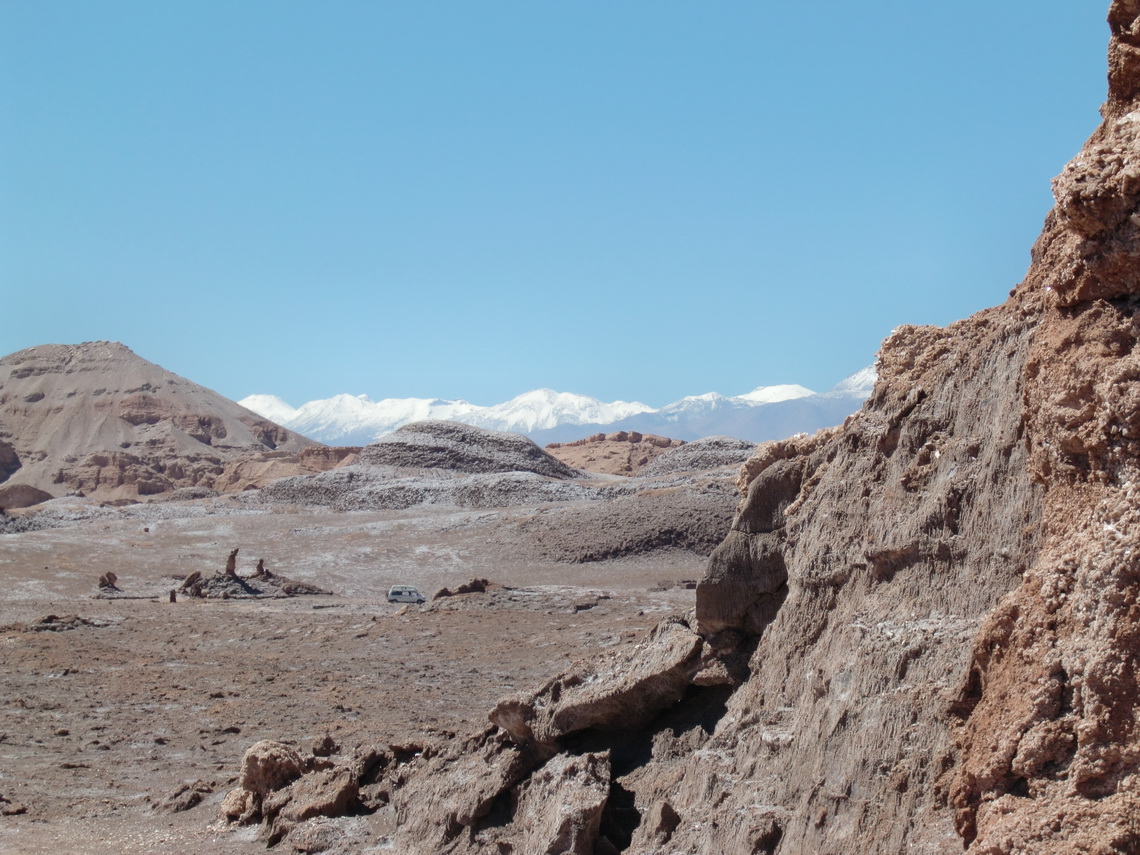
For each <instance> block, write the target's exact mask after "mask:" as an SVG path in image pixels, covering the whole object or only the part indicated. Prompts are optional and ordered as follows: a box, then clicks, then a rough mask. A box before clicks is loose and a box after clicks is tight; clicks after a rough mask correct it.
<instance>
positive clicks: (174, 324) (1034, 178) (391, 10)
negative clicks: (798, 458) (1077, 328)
mask: <svg viewBox="0 0 1140 855" xmlns="http://www.w3.org/2000/svg"><path fill="white" fill-rule="evenodd" d="M1106 10H1107V3H1106V2H1102V3H1073V2H1071V0H1066V1H1065V2H1062V0H1046V2H1042V0H1034V2H1030V0H1002V2H1000V3H995V2H993V0H987V2H981V0H964V2H960V3H957V4H954V5H952V6H947V5H946V4H933V3H918V2H914V0H867V2H864V3H861V4H858V5H857V6H853V5H852V4H850V3H840V2H836V0H822V2H816V3H812V4H792V3H787V2H782V3H775V2H769V0H750V2H716V0H711V2H699V3H698V2H696V0H683V2H682V1H681V0H652V2H649V0H643V2H634V0H624V1H623V2H613V0H605V2H600V0H599V2H590V0H573V2H570V0H562V1H561V2H559V0H546V1H545V2H538V0H530V2H521V0H520V2H497V0H480V2H468V0H464V2H458V0H432V1H431V2H412V0H408V2H400V3H396V2H383V1H382V0H370V2H329V3H317V2H309V3H301V2H287V1H286V0H269V2H255V0H236V2H234V0H227V2H209V0H196V2H163V3H155V2H150V0H147V2H115V0H100V2H99V3H92V2H87V0H83V2H59V0H38V2H34V3H29V2H25V0H0V294H2V295H3V303H2V306H3V308H2V309H0V353H10V352H12V351H15V350H19V349H22V348H24V347H30V346H32V345H36V344H44V343H49V342H52V343H72V342H79V341H87V340H93V339H112V340H118V341H122V342H124V343H125V344H127V345H129V346H130V347H131V348H133V349H134V350H135V352H136V353H138V354H139V355H140V356H143V357H145V358H147V359H149V360H151V361H153V362H157V363H159V364H160V365H162V366H164V367H165V368H168V369H170V370H172V371H175V372H177V373H179V374H182V375H184V376H186V377H189V378H190V379H192V380H195V381H197V382H199V383H202V384H204V385H207V386H209V387H211V388H214V389H216V390H218V391H219V392H221V393H222V394H224V395H226V396H228V397H231V398H235V399H237V398H241V397H243V396H245V395H247V394H251V393H255V392H262V393H272V394H277V395H280V396H281V397H283V398H285V399H286V400H287V401H289V402H290V403H292V404H294V405H298V404H301V403H303V402H305V401H308V400H311V399H314V398H322V397H328V396H330V395H333V394H335V393H339V392H350V393H353V394H359V393H366V394H368V395H369V396H371V397H373V398H382V397H406V396H417V397H433V396H434V397H441V398H466V399H467V400H470V401H472V402H474V403H478V404H492V403H497V402H499V401H502V400H506V399H507V398H510V397H512V396H514V395H516V394H519V393H521V392H524V391H527V390H530V389H533V388H537V387H540V386H548V387H551V388H555V389H558V390H560V391H568V392H578V393H581V394H587V395H592V396H595V397H598V398H603V399H605V400H613V399H625V400H632V399H637V400H641V401H644V402H645V403H648V404H651V405H654V406H661V405H663V404H666V403H668V402H670V401H673V400H675V399H677V398H679V397H681V396H683V395H686V394H697V393H701V392H705V391H711V390H715V391H718V392H721V393H722V394H740V393H743V392H745V391H748V390H750V389H752V388H754V387H755V386H758V385H769V384H775V383H800V384H802V385H805V386H809V387H811V388H814V389H817V390H822V389H826V388H827V387H829V386H831V385H832V384H834V383H835V382H837V381H838V380H839V379H841V378H842V377H843V376H845V375H846V374H849V373H851V372H853V371H855V370H857V369H859V368H860V367H862V366H863V365H865V364H868V363H869V362H871V360H872V359H873V355H874V353H875V351H876V350H877V348H878V345H879V343H880V341H881V340H882V339H883V338H884V337H885V336H886V335H887V334H888V333H889V332H890V330H891V329H892V328H894V327H895V326H898V325H900V324H903V323H932V324H946V323H949V322H951V321H953V320H956V319H958V318H961V317H965V316H967V315H969V314H971V313H972V312H975V311H977V310H979V309H981V308H984V307H986V306H990V305H994V304H996V303H1000V302H1001V301H1002V300H1003V299H1004V298H1005V296H1006V293H1007V291H1008V290H1009V288H1011V287H1012V286H1013V285H1015V284H1016V283H1017V282H1018V281H1019V280H1020V279H1021V278H1022V277H1023V275H1024V273H1025V270H1026V267H1027V265H1028V261H1029V249H1030V246H1031V244H1032V242H1033V240H1034V239H1035V237H1036V235H1037V233H1038V232H1039V230H1040V228H1041V223H1042V220H1043V218H1044V216H1045V214H1046V212H1047V211H1048V209H1049V206H1050V204H1051V196H1050V192H1049V181H1050V179H1051V178H1052V177H1053V176H1054V175H1056V174H1057V173H1058V172H1059V171H1060V169H1061V167H1062V166H1063V165H1064V163H1065V162H1066V161H1067V160H1068V159H1069V158H1070V157H1072V156H1073V155H1074V154H1076V152H1077V150H1078V149H1079V147H1080V145H1081V144H1082V143H1083V141H1084V140H1085V138H1087V136H1088V135H1089V134H1090V133H1091V132H1092V131H1093V129H1094V128H1095V126H1096V124H1097V122H1098V120H1099V117H1098V114H1097V108H1098V107H1099V105H1100V103H1101V101H1102V100H1103V97H1104V92H1105V82H1104V80H1105V59H1104V54H1105V48H1106V45H1107V40H1108V29H1107V26H1106V25H1105V24H1104V17H1105V12H1106Z"/></svg>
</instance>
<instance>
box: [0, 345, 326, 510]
mask: <svg viewBox="0 0 1140 855" xmlns="http://www.w3.org/2000/svg"><path fill="white" fill-rule="evenodd" d="M317 447H318V444H317V443H315V442H313V441H312V440H309V439H306V438H304V437H302V436H300V435H299V434H295V433H293V432H292V431H289V430H286V429H285V428H282V427H280V426H279V425H275V424H273V423H272V422H270V421H267V420H266V419H263V418H262V417H261V416H258V415H256V414H254V413H252V412H250V411H249V410H247V409H245V408H244V407H241V406H238V405H237V404H235V403H233V402H232V401H229V400H227V399H225V398H223V397H222V396H220V395H218V394H217V393H215V392H212V391H210V390H209V389H206V388H205V387H203V386H199V385H197V384H196V383H192V382H190V381H189V380H186V379H184V378H182V377H179V376H177V375H176V374H172V373H171V372H169V371H166V370H165V369H163V368H160V367H159V366H157V365H154V364H153V363H150V362H147V361H146V360H145V359H142V358H140V357H138V356H136V355H135V354H134V353H132V352H131V350H130V349H129V348H127V347H124V346H123V345H121V344H119V343H117V342H105V341H103V342H87V343H85V344H78V345H42V346H40V347H33V348H29V349H28V350H22V351H19V352H18V353H13V354H10V355H9V356H6V357H4V358H3V359H0V479H2V480H4V481H5V482H6V483H8V484H26V485H28V486H32V487H36V488H39V489H42V490H46V491H47V492H49V493H51V494H52V495H54V496H61V495H66V494H68V493H70V492H73V491H76V490H78V491H82V492H84V493H86V494H89V495H93V496H98V497H101V498H116V499H118V498H137V497H138V496H141V495H151V494H154V493H161V492H165V491H168V490H171V489H175V488H177V487H186V486H204V487H214V486H219V487H221V486H227V485H228V486H230V487H231V488H232V487H234V486H237V488H238V489H240V487H241V486H244V484H242V483H240V482H241V481H242V476H241V473H235V472H234V471H232V470H233V465H234V464H236V463H237V462H238V461H242V460H247V459H249V458H251V457H254V456H263V455H265V454H267V453H270V452H274V453H275V457H276V458H277V459H278V460H279V461H280V460H282V459H284V458H285V457H286V456H288V455H291V454H292V455H296V454H298V453H301V452H304V451H305V450H306V449H310V448H317ZM294 461H295V458H294ZM323 462H324V455H318V456H317V458H314V459H313V460H310V461H309V463H310V468H309V471H319V467H320V465H322V464H323ZM227 466H229V467H230V469H231V471H230V472H229V473H228V474H227ZM293 471H294V472H296V471H300V470H298V469H294V470H293ZM276 472H281V469H280V466H278V468H277V470H276V471H275V473H274V474H276ZM282 474H284V473H282ZM290 474H291V473H290ZM245 483H249V482H248V481H246V482H245Z"/></svg>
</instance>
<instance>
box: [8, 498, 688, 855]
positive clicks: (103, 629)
mask: <svg viewBox="0 0 1140 855" xmlns="http://www.w3.org/2000/svg"><path fill="white" fill-rule="evenodd" d="M233 504H234V505H236V504H237V503H233ZM532 513H533V509H532V510H530V511H527V510H522V509H517V510H513V511H456V510H454V509H452V510H443V509H437V510H432V509H426V510H423V509H420V510H413V511H404V512H396V511H384V512H358V513H333V512H324V511H308V510H304V509H297V508H286V509H269V508H261V507H249V508H247V507H244V506H243V507H236V506H231V505H229V504H227V503H225V502H207V503H188V504H184V505H171V504H168V505H156V506H152V507H150V508H146V509H141V508H136V509H131V510H129V511H126V512H123V513H121V514H118V513H116V514H109V515H107V516H100V517H96V518H94V519H89V520H86V521H83V522H78V523H75V524H72V525H69V526H66V527H63V528H56V529H50V530H46V531H38V532H28V533H24V534H13V535H5V536H0V579H3V585H4V598H3V601H2V602H0V667H2V669H3V670H2V674H3V676H2V677H0V680H2V683H3V692H2V693H0V797H2V798H3V799H6V800H7V802H0V811H3V812H4V813H6V814H9V815H0V851H2V852H13V853H15V852H21V853H40V852H43V853H47V852H51V853H54V855H59V853H87V852H123V853H128V852H186V851H193V852H200V853H240V852H257V851H264V844H262V843H260V842H258V841H256V840H255V839H254V836H253V835H254V834H255V831H251V830H250V829H240V830H232V829H229V828H225V827H223V826H221V825H220V824H218V805H219V803H220V801H221V799H222V797H223V796H224V795H225V793H226V791H227V790H228V789H229V788H230V787H231V786H232V782H233V779H234V778H235V776H236V774H237V772H238V769H239V766H240V760H241V756H242V753H243V752H244V751H245V749H246V748H247V747H249V745H251V744H252V743H254V742H256V741H257V740H260V739H278V740H282V741H285V742H290V743H294V744H296V745H298V746H301V747H302V748H305V749H308V748H309V747H310V746H311V745H312V744H313V742H314V741H315V740H318V739H321V738H323V737H324V736H325V735H326V734H327V735H329V736H331V737H332V738H333V740H334V741H335V742H336V743H338V744H339V745H340V746H341V747H342V748H343V749H346V750H347V749H351V748H353V747H354V746H356V745H358V744H362V743H369V742H374V743H379V744H388V743H401V742H409V741H415V740H416V739H418V738H423V737H425V736H439V735H441V734H442V735H446V734H448V733H451V732H457V731H458V732H463V731H467V730H469V729H473V728H477V727H482V726H483V724H484V723H485V721H486V719H485V714H486V712H487V710H488V709H489V708H490V706H491V705H492V704H493V703H494V702H495V701H496V700H497V699H498V698H499V697H501V696H502V695H504V694H507V693H509V692H511V691H513V690H516V689H518V688H526V687H529V686H532V685H534V684H536V683H538V682H541V681H543V680H544V679H546V678H547V677H549V676H551V675H552V674H554V673H556V672H558V671H559V670H561V669H562V668H563V667H564V666H565V665H567V664H568V663H569V662H571V661H573V660H574V659H576V658H579V657H584V656H592V655H596V653H597V652H598V651H599V650H602V649H607V648H610V647H613V646H615V645H620V644H626V643H629V642H630V641H631V640H632V639H633V638H635V637H636V636H637V635H638V634H640V633H641V632H643V631H645V630H646V629H648V628H649V627H651V626H652V625H653V624H654V623H656V621H657V620H658V619H660V618H661V617H663V616H665V615H666V614H669V613H672V612H679V611H684V610H685V609H687V608H689V607H691V605H692V602H693V592H692V591H691V590H686V589H685V588H683V587H672V588H667V589H666V590H659V589H661V588H662V587H665V584H667V583H670V582H674V581H677V580H682V579H693V578H697V577H699V575H700V574H701V572H702V570H703V566H704V559H703V558H700V557H698V556H696V555H693V554H691V553H688V552H682V551H674V552H669V553H660V554H658V556H657V557H639V558H630V559H625V560H621V561H608V562H599V563H594V564H578V565H567V564H556V563H552V562H549V561H547V562H543V561H541V560H538V559H537V558H536V557H535V556H537V555H538V554H540V548H539V547H540V545H538V544H528V543H526V542H525V540H520V539H519V537H518V531H519V528H518V526H517V522H518V520H519V518H521V517H526V516H527V515H528V514H532ZM234 547H240V548H241V552H240V554H239V560H238V571H239V573H243V574H246V575H249V574H252V572H253V567H254V564H255V563H256V560H257V559H258V558H264V559H265V560H266V565H267V566H268V567H269V569H270V570H271V571H273V572H276V573H279V574H283V575H286V576H288V577H290V578H292V579H296V580H298V581H303V582H308V583H311V584H315V585H319V586H321V587H323V588H327V589H331V590H332V591H334V595H333V596H328V597H298V598H294V599H266V600H224V601H223V600H214V601H201V600H190V599H187V598H185V597H180V598H179V601H178V602H176V603H170V602H169V601H168V592H169V590H170V589H171V588H174V587H176V586H177V584H178V579H180V578H182V577H184V576H185V575H186V574H188V573H190V572H191V571H193V570H200V571H202V572H203V573H213V572H216V571H217V570H220V569H221V568H222V567H223V566H224V563H225V558H226V555H227V554H228V552H229V550H230V549H232V548H234ZM108 570H113V571H114V572H115V573H116V574H117V575H118V577H119V581H118V584H119V587H120V588H121V589H122V591H123V594H124V595H125V596H138V597H144V596H147V595H151V596H153V599H118V600H107V599H96V598H94V594H95V593H96V585H95V583H96V580H97V578H98V576H99V575H100V574H102V573H104V572H106V571H108ZM476 576H482V577H486V578H488V579H490V580H492V582H494V583H497V584H496V586H495V587H493V588H492V590H491V591H490V592H489V593H487V594H470V595H464V596H462V597H455V598H449V599H445V600H440V601H437V602H436V603H435V604H434V605H428V606H425V607H408V608H407V609H406V611H404V612H403V613H401V608H400V607H399V606H397V605H390V604H389V603H388V602H387V601H386V598H385V592H386V591H387V588H388V586H389V585H391V584H394V583H397V582H403V583H409V584H415V585H418V586H419V587H420V588H421V590H423V591H424V592H425V593H426V594H427V595H428V596H430V595H431V593H432V592H433V591H435V590H436V589H437V588H439V587H441V586H443V585H449V586H451V587H454V586H455V585H457V584H459V583H462V582H465V581H467V580H468V579H470V578H472V577H476ZM663 583H665V584H663ZM502 586H506V588H504V587H502ZM50 614H54V615H56V616H57V617H59V618H60V619H61V620H60V621H55V622H53V623H51V624H49V625H45V624H43V623H42V619H43V618H44V617H45V616H47V615H50ZM71 615H76V616H78V617H79V618H80V619H81V620H80V621H77V622H76V623H77V625H76V626H75V627H74V628H70V629H56V630H54V631H53V630H51V629H48V628H47V626H58V625H59V624H60V623H64V624H66V621H64V620H62V619H65V618H66V617H68V616H71ZM37 629H38V631H37ZM197 782H202V783H203V784H204V785H205V786H204V787H201V788H200V789H201V790H202V791H203V795H202V800H201V802H200V803H199V804H198V805H196V806H195V807H193V808H191V809H189V810H184V811H176V812H172V811H171V810H170V808H169V807H168V806H164V804H163V803H164V800H166V799H167V798H168V797H169V796H171V795H172V794H173V793H175V792H176V791H177V790H178V789H179V788H180V787H181V786H183V785H184V784H191V785H193V784H195V783H197ZM21 809H22V810H23V812H19V813H16V812H17V811H21ZM354 821H355V822H359V823H363V824H368V823H371V822H373V821H374V820H373V818H371V817H360V818H359V819H358V820H354Z"/></svg>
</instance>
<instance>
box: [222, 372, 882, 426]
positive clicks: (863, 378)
mask: <svg viewBox="0 0 1140 855" xmlns="http://www.w3.org/2000/svg"><path fill="white" fill-rule="evenodd" d="M873 384H874V368H868V369H864V370H863V371H859V372H857V373H855V374H853V375H851V377H848V378H846V379H845V380H843V381H841V383H840V384H839V385H838V386H836V387H835V389H832V390H831V391H830V392H827V393H826V394H824V395H818V394H816V393H815V392H813V391H812V390H811V389H808V388H806V387H804V386H798V385H794V384H785V385H777V386H758V387H756V388H755V389H753V390H752V391H751V392H747V393H745V394H743V395H738V396H734V397H726V396H724V395H721V394H719V393H717V392H706V393H704V394H703V395H691V396H688V397H685V398H682V399H680V400H678V401H674V402H673V403H671V404H668V405H666V406H664V407H660V408H654V407H650V406H648V405H647V404H643V403H641V402H639V401H611V402H609V403H607V402H604V401H600V400H598V399H597V398H592V397H590V396H588V395H579V394H576V393H573V392H559V391H556V390H554V389H550V388H548V387H542V388H539V389H532V390H530V391H529V392H523V393H522V394H519V395H516V396H515V397H513V398H511V399H510V400H509V401H504V402H503V403H501V404H495V405H493V406H487V407H484V406H478V405H476V404H471V403H468V402H467V401H463V400H455V401H448V400H441V399H438V398H385V399H383V400H381V401H372V400H371V399H369V398H368V396H367V395H334V396H333V397H331V398H326V399H323V400H318V401H310V402H308V403H307V404H304V405H303V406H301V407H299V408H297V409H295V410H292V415H291V416H287V415H285V410H284V409H283V408H284V407H288V405H287V404H285V403H284V402H283V401H281V399H279V398H275V397H274V396H272V395H250V396H249V397H248V398H245V399H243V400H242V401H241V402H240V403H241V404H242V405H243V406H245V407H248V408H249V409H251V410H253V411H254V412H260V413H263V414H265V415H266V416H267V417H268V418H273V420H274V421H276V422H278V423H280V424H284V425H285V426H286V427H289V428H290V429H292V430H294V431H297V432H298V433H301V434H304V435H305V436H309V437H312V438H314V439H318V440H320V441H321V442H326V443H329V444H335V445H366V444H368V443H370V442H373V441H374V440H376V439H379V438H380V437H382V436H385V435H387V434H389V433H391V432H392V431H394V430H396V429H397V428H399V427H401V426H402V425H405V424H408V423H409V422H416V421H424V420H429V419H433V420H444V421H454V422H462V423H465V424H469V425H474V426H475V427H481V428H486V429H488V430H500V431H507V432H512V433H521V434H525V435H527V436H530V437H531V438H532V439H535V440H541V441H544V442H562V441H568V440H574V439H580V438H582V437H584V436H586V435H589V434H593V433H599V432H601V433H611V432H616V431H620V430H626V431H638V432H640V433H649V434H654V433H656V434H662V435H668V436H673V437H677V438H678V439H699V438H701V437H706V436H716V435H720V436H733V437H737V438H739V439H746V440H750V441H760V440H761V439H779V438H782V437H784V436H790V435H791V434H794V433H800V432H804V431H808V432H811V431H815V430H818V429H819V428H821V427H827V426H830V425H832V424H839V423H840V422H842V421H843V419H844V418H845V417H846V416H848V415H850V414H851V413H852V412H854V411H855V410H856V409H858V408H859V406H860V405H861V404H862V402H863V400H864V399H865V398H866V397H867V395H868V394H870V389H871V387H872V386H873ZM260 408H265V409H264V410H263V409H260ZM269 412H272V413H273V415H272V416H269V415H268V413H269Z"/></svg>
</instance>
